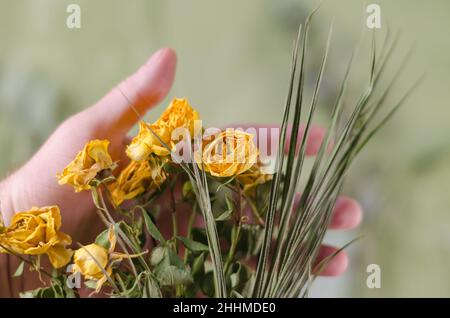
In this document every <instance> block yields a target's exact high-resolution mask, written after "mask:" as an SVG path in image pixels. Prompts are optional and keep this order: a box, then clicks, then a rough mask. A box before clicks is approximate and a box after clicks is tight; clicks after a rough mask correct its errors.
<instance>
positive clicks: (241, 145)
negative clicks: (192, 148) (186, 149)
mask: <svg viewBox="0 0 450 318" xmlns="http://www.w3.org/2000/svg"><path fill="white" fill-rule="evenodd" d="M210 137H211V136H210ZM253 138H254V135H252V134H249V133H246V132H243V131H240V130H233V129H232V130H226V131H222V132H220V133H219V134H217V135H215V136H214V138H212V140H208V141H204V142H203V145H202V146H203V152H202V156H201V162H203V167H204V169H205V171H207V172H209V173H210V174H211V175H213V176H215V177H233V176H238V175H240V174H242V173H244V172H246V171H247V170H249V169H250V168H251V167H252V166H253V165H254V164H255V163H256V161H257V158H258V153H259V151H258V148H257V147H256V144H255V142H254V140H253ZM196 157H197V162H198V165H199V167H201V162H200V160H199V159H198V156H196Z"/></svg>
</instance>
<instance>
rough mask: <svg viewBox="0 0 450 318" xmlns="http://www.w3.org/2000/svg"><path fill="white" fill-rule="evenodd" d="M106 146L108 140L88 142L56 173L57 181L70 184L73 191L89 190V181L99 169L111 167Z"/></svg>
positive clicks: (61, 183) (111, 162) (111, 163)
mask: <svg viewBox="0 0 450 318" xmlns="http://www.w3.org/2000/svg"><path fill="white" fill-rule="evenodd" d="M108 146H109V141H108V140H92V141H90V142H88V143H87V144H86V145H85V146H84V149H83V150H82V151H80V152H79V153H78V154H77V156H76V157H75V159H74V160H73V161H72V162H71V163H69V164H68V165H67V167H66V168H65V169H64V170H63V172H61V173H58V174H57V175H56V177H57V178H58V183H59V184H60V185H63V184H70V185H72V186H73V187H74V188H75V192H80V191H83V190H89V189H90V188H91V186H90V182H91V181H92V180H93V179H94V178H95V176H96V175H97V174H98V173H99V172H100V171H102V170H106V169H112V168H113V161H112V159H111V156H110V155H109V153H108Z"/></svg>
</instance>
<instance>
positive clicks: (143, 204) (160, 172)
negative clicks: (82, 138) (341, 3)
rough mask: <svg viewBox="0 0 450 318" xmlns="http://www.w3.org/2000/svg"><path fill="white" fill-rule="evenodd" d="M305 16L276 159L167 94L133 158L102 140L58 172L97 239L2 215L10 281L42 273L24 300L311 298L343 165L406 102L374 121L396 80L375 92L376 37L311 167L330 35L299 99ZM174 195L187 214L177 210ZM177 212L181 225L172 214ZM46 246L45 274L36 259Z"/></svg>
mask: <svg viewBox="0 0 450 318" xmlns="http://www.w3.org/2000/svg"><path fill="white" fill-rule="evenodd" d="M309 23H310V17H309V18H308V19H307V21H306V24H305V26H304V28H300V31H299V37H298V38H297V40H296V41H295V45H294V46H295V47H294V51H293V57H292V70H291V75H290V85H289V89H288V95H287V99H286V105H285V111H284V115H283V120H282V125H281V131H280V132H279V134H278V136H277V137H272V141H277V142H273V143H272V152H273V153H274V154H275V155H274V156H271V157H270V156H267V154H266V153H264V151H263V150H267V149H263V145H266V144H267V143H266V142H267V141H268V140H267V138H266V140H264V138H263V137H261V136H257V135H256V134H255V132H251V131H248V130H247V131H244V130H240V129H209V128H208V129H204V128H202V125H201V120H200V118H201V117H200V114H199V113H198V112H197V111H196V110H195V109H194V108H193V107H192V106H191V105H190V104H189V102H188V100H187V99H184V98H175V99H173V100H172V102H171V103H170V105H169V106H168V107H167V109H166V110H165V111H164V112H163V113H162V115H161V117H160V118H158V119H157V120H156V121H154V122H153V123H147V122H145V121H143V120H142V121H141V123H140V126H139V133H138V134H137V135H136V136H135V137H134V138H133V139H132V141H131V143H130V144H129V145H128V147H127V149H126V155H127V157H128V159H129V160H128V162H124V161H121V162H114V161H113V160H112V158H111V156H110V154H109V153H108V145H109V143H110V142H109V141H108V140H91V141H89V142H88V143H87V144H86V145H85V147H84V148H83V149H81V150H80V151H79V153H78V154H77V156H76V157H75V158H74V159H73V161H72V162H70V163H68V165H67V167H66V168H65V169H64V170H63V171H61V172H60V173H59V174H58V175H57V176H56V177H57V179H58V182H59V184H60V185H61V186H72V187H73V189H74V191H76V192H82V191H90V192H91V193H92V200H93V202H94V204H95V206H96V208H97V212H98V217H99V218H100V219H101V220H102V222H103V223H104V226H105V228H104V231H103V232H101V233H99V234H98V236H97V238H96V240H95V241H94V242H92V243H91V244H88V245H81V244H78V245H75V244H73V243H72V240H71V237H70V236H69V235H67V234H65V233H63V232H61V231H60V227H61V224H62V222H64V220H62V219H61V214H60V210H59V208H58V206H48V207H40V208H38V207H35V208H32V209H31V210H29V211H25V212H18V213H16V215H15V216H14V218H13V219H12V221H11V225H9V226H7V227H6V226H4V225H3V224H2V223H0V252H2V253H10V254H13V255H15V256H17V257H19V258H20V259H22V263H21V264H20V266H19V267H18V268H17V270H16V273H15V274H14V275H15V276H19V275H21V274H22V272H23V270H24V268H25V266H27V267H29V269H30V270H33V271H36V273H37V274H38V275H39V276H40V277H41V279H42V281H43V282H44V276H47V277H48V279H49V281H50V284H46V285H45V286H43V287H41V288H39V289H36V290H33V291H26V292H24V293H23V294H22V295H23V296H24V297H77V296H78V292H77V290H78V289H79V288H81V287H87V288H89V289H91V292H92V293H102V294H103V295H108V296H110V297H195V296H199V295H203V296H210V297H300V296H306V295H307V293H308V290H309V287H310V285H311V283H312V281H313V280H314V278H315V277H316V275H317V274H318V273H319V272H320V271H321V269H322V268H323V267H324V266H325V265H326V263H327V262H329V261H330V260H331V258H332V257H333V256H334V255H336V254H337V253H338V252H339V251H337V252H336V253H334V254H333V255H330V256H329V257H327V258H326V259H324V260H323V261H322V262H320V263H319V264H317V265H314V262H313V261H314V259H315V258H316V256H317V253H318V249H319V246H320V243H321V242H322V240H323V237H324V234H325V231H326V228H327V225H328V223H329V221H330V215H331V211H332V209H333V206H334V204H335V202H336V198H337V196H338V194H339V192H340V190H341V187H342V184H343V180H344V176H345V174H346V172H347V171H348V168H349V166H350V164H351V162H352V161H353V159H354V158H355V157H356V155H357V154H358V153H359V152H360V151H361V149H362V148H363V147H364V146H365V145H366V143H367V141H368V140H369V139H370V138H371V137H372V136H373V135H374V133H375V132H376V131H378V129H379V128H380V127H381V126H382V125H383V124H384V123H385V122H386V120H387V119H389V117H391V116H392V114H393V113H394V111H395V110H396V109H397V108H398V107H399V105H400V104H401V103H402V102H403V101H404V98H402V99H401V100H400V102H399V103H396V104H394V105H393V106H392V107H391V108H390V109H389V111H388V112H387V113H386V114H384V115H381V116H380V110H381V109H382V106H384V105H385V104H386V103H385V101H386V96H387V95H388V92H389V88H390V87H391V85H390V84H389V85H388V86H387V88H382V86H383V85H382V84H383V83H386V81H380V77H381V75H382V74H383V72H384V69H385V65H386V62H387V60H388V58H389V56H390V52H391V49H392V47H393V44H394V43H395V40H394V41H391V40H390V38H389V37H388V38H387V39H386V42H385V47H387V49H383V50H381V52H376V51H377V50H376V49H375V41H374V42H373V45H372V49H371V57H370V61H369V63H368V64H369V77H368V83H367V85H366V87H365V88H364V89H363V91H362V93H361V95H360V97H359V98H358V99H357V100H356V101H354V104H353V105H350V106H349V105H346V107H347V108H348V107H352V108H351V112H350V114H349V115H348V116H345V114H346V112H345V111H344V104H345V103H344V98H343V96H344V93H345V91H346V87H347V82H348V77H349V74H350V67H351V65H352V60H353V57H352V59H351V60H350V62H349V65H348V70H347V72H346V74H345V78H344V79H343V81H342V86H341V87H340V88H339V93H338V96H337V99H336V102H335V104H334V106H333V107H332V111H331V114H330V122H329V127H328V130H327V133H326V135H325V137H324V139H323V141H322V144H321V146H320V149H319V151H318V153H317V156H316V158H315V161H314V163H313V165H312V167H311V169H306V168H305V167H304V161H305V160H304V159H305V153H306V142H305V140H306V139H307V138H308V134H309V133H310V130H311V125H312V121H313V117H314V114H315V111H316V105H317V100H318V95H319V88H320V85H321V81H322V77H323V73H324V69H325V62H326V60H327V54H328V49H329V44H330V38H331V36H329V38H328V42H327V48H326V51H325V53H324V55H323V58H322V62H321V66H320V71H319V73H318V75H317V79H316V84H315V88H314V90H313V95H312V98H311V101H310V102H306V101H305V98H304V91H305V89H304V82H305V66H304V65H305V59H306V55H307V53H306V52H307V39H308V28H309ZM330 34H331V30H330ZM380 87H381V93H378V92H379V91H380ZM347 102H348V101H346V103H347ZM130 107H133V106H132V105H130ZM137 115H138V116H139V114H137ZM302 119H303V121H304V122H305V124H304V132H303V135H302V134H300V133H299V132H300V122H301V121H302ZM273 144H275V145H273ZM276 146H278V147H276ZM264 148H265V146H264ZM274 148H278V149H274ZM286 149H287V151H286ZM305 177H306V182H305V184H304V186H302V189H301V190H302V196H301V198H300V200H299V202H296V204H294V200H295V193H296V192H297V190H298V188H299V185H300V179H301V178H305ZM180 201H181V203H182V205H183V206H184V208H183V211H180V210H178V209H177V208H176V207H177V206H179V204H180ZM162 204H164V205H165V206H169V209H165V210H168V211H170V216H169V218H167V219H169V220H170V221H169V222H165V224H164V225H166V224H167V223H170V224H171V226H170V229H169V230H167V229H163V227H164V226H162V225H161V224H160V223H159V222H158V220H159V219H160V218H161V217H164V216H161V215H160V214H161V213H160V210H161V209H160V207H161V205H162ZM165 212H166V211H164V213H165ZM183 213H184V214H186V213H188V216H187V218H184V219H186V220H187V221H186V222H180V215H181V214H183ZM70 246H72V248H69V247H70ZM343 248H345V246H344V247H343ZM43 254H46V255H47V257H48V259H49V260H50V263H51V265H52V266H53V270H52V271H49V270H48V269H46V268H43V267H42V266H41V263H40V259H41V256H42V255H43Z"/></svg>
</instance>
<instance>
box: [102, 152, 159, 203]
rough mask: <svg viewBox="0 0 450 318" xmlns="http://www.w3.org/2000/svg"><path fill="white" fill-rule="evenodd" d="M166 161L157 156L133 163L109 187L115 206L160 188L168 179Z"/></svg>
mask: <svg viewBox="0 0 450 318" xmlns="http://www.w3.org/2000/svg"><path fill="white" fill-rule="evenodd" d="M166 161H167V158H159V157H155V156H150V157H149V158H148V160H145V161H142V162H137V161H132V162H131V163H130V164H129V165H128V166H127V167H126V168H125V169H124V170H123V171H122V172H121V173H120V175H119V177H118V178H117V180H116V181H115V182H114V183H112V184H111V185H110V186H109V190H110V191H111V195H112V198H113V200H114V202H115V204H116V205H120V204H122V202H123V201H125V200H131V199H134V198H135V197H137V196H138V195H140V194H142V193H144V192H145V191H147V190H151V189H156V188H159V186H160V185H161V184H162V183H163V182H164V181H165V180H166V178H167V174H166V172H165V171H164V169H163V166H164V163H165V162H166Z"/></svg>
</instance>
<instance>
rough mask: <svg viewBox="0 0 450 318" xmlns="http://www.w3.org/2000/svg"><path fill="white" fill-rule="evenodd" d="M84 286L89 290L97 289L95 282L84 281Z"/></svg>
mask: <svg viewBox="0 0 450 318" xmlns="http://www.w3.org/2000/svg"><path fill="white" fill-rule="evenodd" d="M84 285H85V286H86V287H87V288H90V289H96V288H97V281H95V280H86V281H85V282H84Z"/></svg>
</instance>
